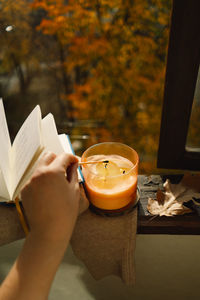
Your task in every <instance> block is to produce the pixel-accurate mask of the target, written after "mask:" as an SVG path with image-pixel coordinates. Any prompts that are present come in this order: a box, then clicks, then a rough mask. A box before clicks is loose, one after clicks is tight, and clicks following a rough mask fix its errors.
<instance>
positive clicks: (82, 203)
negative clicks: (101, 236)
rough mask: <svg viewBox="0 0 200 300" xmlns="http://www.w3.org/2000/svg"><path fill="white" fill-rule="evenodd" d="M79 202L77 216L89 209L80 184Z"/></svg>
mask: <svg viewBox="0 0 200 300" xmlns="http://www.w3.org/2000/svg"><path fill="white" fill-rule="evenodd" d="M79 186H80V196H81V197H80V202H79V215H80V214H82V213H83V212H84V211H85V210H87V209H88V207H89V201H88V199H87V196H86V194H85V190H84V188H83V185H82V184H80V185H79Z"/></svg>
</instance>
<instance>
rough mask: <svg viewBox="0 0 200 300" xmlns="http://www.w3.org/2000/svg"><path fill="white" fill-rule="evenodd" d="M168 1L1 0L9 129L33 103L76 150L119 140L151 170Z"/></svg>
mask: <svg viewBox="0 0 200 300" xmlns="http://www.w3.org/2000/svg"><path fill="white" fill-rule="evenodd" d="M170 8H171V1H170V0H167V1H166V0H165V1H160V0H139V1H119V0H110V1H103V0H99V1H89V0H88V1H75V0H73V1H72V0H69V1H64V0H63V1H62V0H54V1H45V0H35V1H28V0H18V1H15V0H10V1H7V0H3V1H1V6H0V15H1V22H0V40H1V48H0V94H1V96H2V97H3V98H4V104H5V107H6V112H7V116H8V123H9V127H10V130H11V134H12V135H13V136H14V135H15V134H16V131H17V130H18V128H19V126H20V125H21V123H22V121H23V119H24V118H25V117H26V116H27V115H28V113H29V112H30V110H31V109H32V108H33V107H34V106H35V105H36V104H37V103H39V104H40V105H41V108H42V112H44V114H46V113H47V112H49V111H51V112H52V113H53V114H54V116H55V119H56V123H57V125H58V129H59V131H60V132H67V133H70V135H71V139H72V142H73V146H74V148H75V150H76V151H77V153H78V154H81V153H82V151H83V150H84V149H85V148H86V147H88V146H89V145H91V144H94V143H97V142H102V141H111V140H114V141H120V142H123V143H126V144H128V145H130V146H132V147H133V148H135V149H136V150H137V151H138V153H140V161H141V164H140V171H141V172H154V171H155V165H156V155H157V148H158V139H159V128H160V118H161V105H162V97H163V85H164V75H165V58H166V50H167V42H168V31H169V17H170ZM16 108H17V109H16Z"/></svg>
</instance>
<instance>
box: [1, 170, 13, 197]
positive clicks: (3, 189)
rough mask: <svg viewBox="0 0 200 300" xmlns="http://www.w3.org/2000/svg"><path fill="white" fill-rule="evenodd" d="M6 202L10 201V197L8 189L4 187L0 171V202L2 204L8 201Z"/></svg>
mask: <svg viewBox="0 0 200 300" xmlns="http://www.w3.org/2000/svg"><path fill="white" fill-rule="evenodd" d="M8 200H11V199H10V195H9V192H8V189H7V187H6V183H5V180H4V176H3V173H2V171H1V170H0V202H4V201H8Z"/></svg>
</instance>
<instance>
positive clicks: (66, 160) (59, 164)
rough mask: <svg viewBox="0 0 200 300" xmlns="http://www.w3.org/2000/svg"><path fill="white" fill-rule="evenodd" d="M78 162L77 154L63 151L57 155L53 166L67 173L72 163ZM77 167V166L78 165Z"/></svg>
mask: <svg viewBox="0 0 200 300" xmlns="http://www.w3.org/2000/svg"><path fill="white" fill-rule="evenodd" d="M76 163H78V159H77V158H76V156H74V155H72V154H67V153H63V154H61V155H59V156H57V157H56V158H55V159H54V160H53V162H52V163H51V167H52V168H59V169H60V168H61V169H62V171H63V172H64V173H65V172H66V170H67V169H68V167H69V166H70V165H73V164H76ZM76 168H77V167H76Z"/></svg>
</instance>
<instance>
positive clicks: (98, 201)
mask: <svg viewBox="0 0 200 300" xmlns="http://www.w3.org/2000/svg"><path fill="white" fill-rule="evenodd" d="M82 161H83V162H87V161H90V162H96V163H90V164H85V165H83V167H82V171H83V176H84V178H85V185H86V189H87V192H88V196H89V200H90V201H91V203H92V204H93V205H94V206H95V207H97V208H100V209H103V210H116V209H121V208H123V207H126V206H127V205H129V204H130V203H134V202H135V201H136V192H137V174H138V155H137V153H136V152H135V150H133V149H132V148H130V147H129V146H127V145H124V144H120V143H101V144H97V145H94V146H92V147H90V148H89V149H87V150H86V151H85V152H84V154H83V156H82ZM105 161H108V162H106V163H105Z"/></svg>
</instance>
